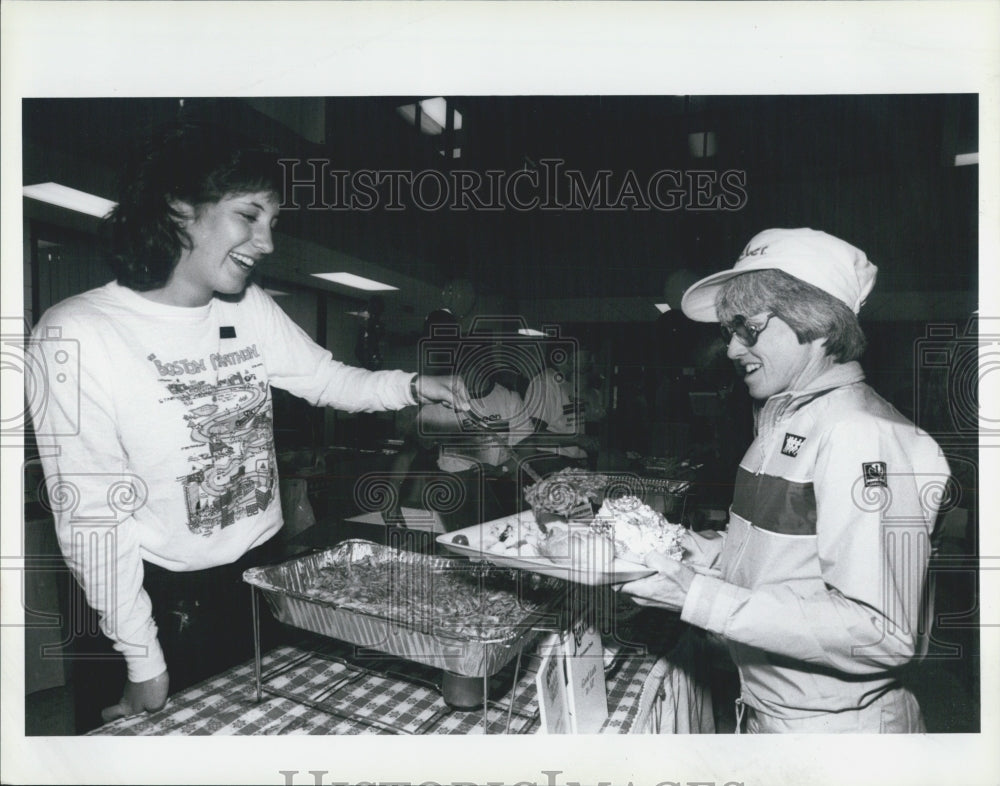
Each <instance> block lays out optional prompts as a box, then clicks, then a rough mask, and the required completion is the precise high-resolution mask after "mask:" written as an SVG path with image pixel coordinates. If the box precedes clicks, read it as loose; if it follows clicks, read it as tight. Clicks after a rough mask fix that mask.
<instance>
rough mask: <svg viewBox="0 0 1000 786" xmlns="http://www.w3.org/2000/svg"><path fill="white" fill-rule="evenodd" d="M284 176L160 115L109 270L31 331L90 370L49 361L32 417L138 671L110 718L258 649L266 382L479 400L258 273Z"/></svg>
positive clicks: (126, 194)
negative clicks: (361, 344)
mask: <svg viewBox="0 0 1000 786" xmlns="http://www.w3.org/2000/svg"><path fill="white" fill-rule="evenodd" d="M282 182H283V181H282V172H281V169H280V167H279V165H278V163H277V156H276V155H275V153H274V152H272V151H271V150H268V149H266V148H264V147H260V146H251V145H245V144H242V143H240V142H239V141H238V140H235V139H232V138H230V137H228V136H227V135H226V134H225V133H224V132H222V131H221V130H219V129H216V128H214V127H211V126H207V125H198V124H191V123H181V124H176V125H172V126H170V127H168V128H166V129H164V130H162V131H161V132H160V133H158V134H157V135H155V136H154V137H153V138H152V139H151V140H150V141H149V143H148V144H147V145H146V146H145V147H144V148H143V149H142V150H141V151H140V153H139V155H138V156H137V158H136V160H135V161H134V162H132V164H131V166H129V167H128V168H127V169H126V171H125V173H124V177H123V185H122V188H121V193H120V197H119V200H118V204H117V207H116V208H115V209H114V211H113V213H112V214H111V216H110V218H109V224H110V229H111V235H112V245H113V259H112V265H113V268H114V271H115V275H116V280H115V281H112V282H110V283H108V284H106V285H105V286H103V287H100V288H98V289H95V290H91V291H89V292H86V293H83V294H81V295H77V296H75V297H72V298H69V299H67V300H65V301H63V302H62V303H60V304H58V305H56V306H54V307H53V308H51V309H49V310H48V311H47V312H46V313H45V314H44V315H43V316H42V318H41V320H40V321H39V324H38V326H37V328H36V331H35V334H34V338H35V339H36V340H35V341H34V342H33V345H32V348H31V349H32V351H34V352H37V353H38V354H39V356H40V357H39V360H40V362H43V363H45V366H46V367H47V368H49V369H55V368H59V367H60V365H59V364H58V363H56V362H55V361H56V360H57V358H55V356H54V353H55V352H57V351H58V348H57V347H54V346H53V342H52V341H47V340H46V337H47V336H51V335H53V332H54V331H60V333H61V337H62V338H63V339H66V340H71V341H75V342H77V346H78V347H79V361H80V362H79V368H78V371H79V374H78V376H73V375H72V372H73V369H63V371H64V372H69V373H70V376H69V378H65V379H63V378H59V377H57V376H56V374H55V372H53V374H52V376H51V377H50V379H49V380H48V382H49V386H48V391H47V393H48V395H47V397H45V399H44V401H41V402H40V405H39V406H36V408H35V410H34V411H33V413H32V415H33V420H34V426H35V431H36V433H37V434H38V435H40V439H39V447H40V449H41V450H42V464H43V467H44V470H45V475H46V482H47V486H48V492H49V497H50V500H52V501H53V502H54V503H59V502H60V501H65V500H66V499H67V498H66V497H65V495H64V494H63V492H64V491H66V490H71V491H72V494H73V495H74V496H73V497H72V498H71V502H72V503H73V504H72V506H70V505H69V504H65V505H60V504H53V508H54V514H55V526H56V533H57V536H58V540H59V544H60V548H61V550H62V552H63V555H64V557H65V559H66V562H67V564H68V565H69V567H70V569H71V570H72V572H73V574H74V576H75V577H76V579H77V580H78V581H79V583H80V584H81V585H82V587H83V589H84V591H85V593H86V597H87V601H88V603H89V604H90V606H91V607H93V609H95V610H96V611H97V613H98V615H99V617H100V624H101V629H102V631H103V632H104V634H105V635H106V636H107V637H108V638H110V639H111V641H112V642H113V646H114V648H115V649H116V650H117V651H118V652H119V653H121V654H122V655H123V656H124V658H125V662H126V666H127V681H126V684H125V689H124V692H123V694H122V696H121V699H120V701H118V703H117V704H115V705H113V706H110V707H107V708H106V709H105V711H104V713H103V718H104V720H111V719H114V718H117V717H121V716H126V715H131V714H135V713H139V712H142V711H143V710H156V709H158V708H160V707H162V706H163V704H164V702H165V701H166V698H167V695H168V690H169V688H170V687H171V683H172V687H173V688H174V689H175V690H176V689H180V688H182V687H184V686H185V685H187V684H190V683H192V682H194V681H196V680H198V679H201V678H204V677H206V676H209V675H211V674H212V673H215V672H217V671H218V670H219V669H220V668H223V667H225V666H227V665H231V663H227V662H224V661H225V660H226V659H228V658H232V657H238V656H241V655H243V654H246V655H249V653H250V652H251V649H250V643H251V637H250V618H251V615H250V610H249V608H250V607H249V603H247V600H248V597H249V596H248V594H247V591H246V587H245V585H243V584H242V582H241V574H242V570H243V569H244V568H245V567H247V566H249V565H250V564H254V563H256V562H259V561H261V560H265V559H267V557H268V553H267V552H268V548H267V544H268V542H269V541H270V540H271V538H272V537H273V536H274V535H275V533H277V531H278V530H279V529H280V528H281V525H282V517H281V506H280V504H279V500H278V499H277V495H278V477H277V460H276V455H275V448H274V435H273V430H272V426H273V418H272V405H271V387H272V386H276V387H280V388H284V389H286V390H288V391H290V392H291V393H294V394H295V395H297V396H300V397H302V398H304V399H306V400H307V401H309V402H310V403H312V404H314V405H317V406H332V407H337V408H339V409H344V410H349V411H363V410H367V411H371V410H388V409H400V408H402V407H405V406H408V405H412V404H416V403H418V402H427V401H445V402H448V403H449V405H451V406H455V407H456V408H458V409H465V408H467V406H468V400H467V397H466V395H465V392H464V386H463V385H462V383H461V381H460V380H454V379H451V378H447V377H442V378H435V379H425V378H423V377H419V376H418V375H415V374H409V373H405V372H402V371H379V372H372V371H367V370H364V369H360V368H353V367H350V366H347V365H344V364H343V363H340V362H338V361H336V360H334V359H333V358H332V357H331V355H330V353H329V352H328V351H326V350H325V349H323V348H321V347H319V346H318V345H317V344H316V343H314V342H313V341H312V339H310V338H309V337H308V335H307V334H306V333H305V332H304V331H302V330H301V329H300V328H299V327H297V326H296V325H295V323H294V322H292V321H291V319H289V317H288V316H286V315H285V313H284V312H283V311H282V310H281V309H280V308H279V307H278V306H277V305H276V304H275V303H274V301H273V300H272V299H271V298H270V297H269V296H268V295H267V294H265V293H264V291H263V290H262V289H261V288H260V287H259V286H257V285H255V284H252V283H251V278H252V275H253V273H254V271H255V270H256V268H257V267H258V266H259V265H260V264H261V263H262V262H263V260H264V259H265V258H266V257H267V256H268V255H269V254H270V253H271V252H272V251H273V239H272V231H273V229H274V226H275V223H276V221H277V218H278V213H279V206H280V201H281V189H282ZM35 403H39V402H35ZM77 415H78V418H79V419H78V421H77ZM46 434H69V435H71V436H60V437H58V438H54V439H51V440H49V441H46V440H45V439H44V437H43V436H42V435H46ZM43 442H44V443H45V444H43ZM51 445H54V446H55V449H49V450H46V449H45V448H46V446H51ZM122 483H126V484H131V485H132V487H133V488H136V489H138V490H139V493H138V497H137V498H135V499H132V500H131V503H132V504H131V507H130V508H122V507H121V506H119V507H117V508H116V507H115V503H114V502H113V501H112V500H111V498H110V497H109V489H112V488H116V487H120V485H121V484H122ZM109 506H110V512H111V513H112V515H110V516H109ZM168 668H169V672H170V673H169V676H168ZM108 687H110V686H108ZM112 700H113V699H112Z"/></svg>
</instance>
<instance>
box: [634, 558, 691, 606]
mask: <svg viewBox="0 0 1000 786" xmlns="http://www.w3.org/2000/svg"><path fill="white" fill-rule="evenodd" d="M646 565H647V566H648V567H650V568H653V569H654V570H655V571H656V573H655V574H653V575H652V576H647V577H646V578H644V579H638V580H637V581H630V582H628V583H627V584H623V585H622V587H621V591H622V592H625V593H627V594H629V595H636V596H638V597H640V598H643V599H646V600H651V601H655V603H656V605H661V606H664V607H666V608H668V609H671V610H673V611H680V610H681V609H682V608H683V607H684V599H685V598H686V597H687V594H688V590H689V589H690V588H691V582H692V581H694V577H695V576H696V575H697V574H696V573H695V572H694V571H693V570H691V568H689V567H688V566H687V565H685V564H683V563H681V562H678V561H677V560H675V559H671V558H670V557H667V556H664V555H663V554H660V553H658V552H655V551H651V552H650V553H649V554H647V555H646Z"/></svg>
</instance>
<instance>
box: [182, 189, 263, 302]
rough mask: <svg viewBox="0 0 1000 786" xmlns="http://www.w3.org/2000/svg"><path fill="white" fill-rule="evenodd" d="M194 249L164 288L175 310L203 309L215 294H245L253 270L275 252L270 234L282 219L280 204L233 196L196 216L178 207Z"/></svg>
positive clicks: (207, 206) (184, 254)
mask: <svg viewBox="0 0 1000 786" xmlns="http://www.w3.org/2000/svg"><path fill="white" fill-rule="evenodd" d="M178 209H180V210H181V211H182V212H183V213H184V214H185V219H184V229H185V230H186V232H187V234H188V236H189V237H190V241H191V243H190V245H191V248H189V249H184V250H183V251H182V252H181V258H180V260H179V261H178V262H177V265H176V266H175V267H174V270H173V272H172V273H171V276H170V280H169V281H168V282H167V285H166V286H165V287H164V290H163V293H162V294H163V296H164V297H165V300H166V301H167V302H170V303H173V304H174V305H183V306H200V305H205V304H206V303H208V302H209V301H210V300H211V299H212V296H213V295H214V293H216V292H218V293H221V294H226V295H236V294H239V293H240V292H242V291H243V290H244V289H245V288H246V286H247V281H248V279H249V277H250V273H251V272H252V271H253V269H254V267H255V266H256V265H257V263H258V262H260V261H261V260H262V259H263V258H264V257H265V256H267V255H268V254H270V253H271V252H272V251H273V250H274V244H273V240H272V237H271V231H272V230H273V229H274V225H275V223H276V221H277V217H278V210H279V206H278V199H277V196H276V195H275V194H273V193H272V192H270V191H259V192H254V193H245V194H231V195H228V196H225V197H223V198H222V199H220V200H219V201H218V202H210V203H208V204H205V205H201V206H200V207H199V208H198V209H197V210H195V209H194V208H192V207H191V206H189V205H186V204H181V205H178Z"/></svg>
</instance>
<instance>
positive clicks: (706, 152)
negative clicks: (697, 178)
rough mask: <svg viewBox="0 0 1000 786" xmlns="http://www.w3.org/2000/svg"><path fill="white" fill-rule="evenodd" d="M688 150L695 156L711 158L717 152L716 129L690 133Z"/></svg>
mask: <svg viewBox="0 0 1000 786" xmlns="http://www.w3.org/2000/svg"><path fill="white" fill-rule="evenodd" d="M688 150H690V151H691V155H692V156H694V157H695V158H711V157H712V156H714V155H715V153H716V144H715V132H714V131H694V132H692V133H690V134H688Z"/></svg>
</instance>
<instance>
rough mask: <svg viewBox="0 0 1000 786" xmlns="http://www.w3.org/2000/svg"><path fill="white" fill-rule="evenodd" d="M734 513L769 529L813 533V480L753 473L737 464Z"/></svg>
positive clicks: (814, 512) (814, 531) (814, 521)
mask: <svg viewBox="0 0 1000 786" xmlns="http://www.w3.org/2000/svg"><path fill="white" fill-rule="evenodd" d="M733 513H735V514H736V515H737V516H739V517H740V518H742V519H745V520H746V521H752V522H753V526H755V527H757V528H758V529H764V530H768V531H769V532H777V533H779V534H781V535H815V534H816V494H815V492H814V491H813V484H812V483H796V482H795V481H791V480H786V479H785V478H779V477H775V476H774V475H764V474H761V475H754V474H753V473H752V472H748V471H747V470H746V469H744V468H743V467H740V468H739V470H738V471H737V472H736V486H735V488H734V490H733Z"/></svg>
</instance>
